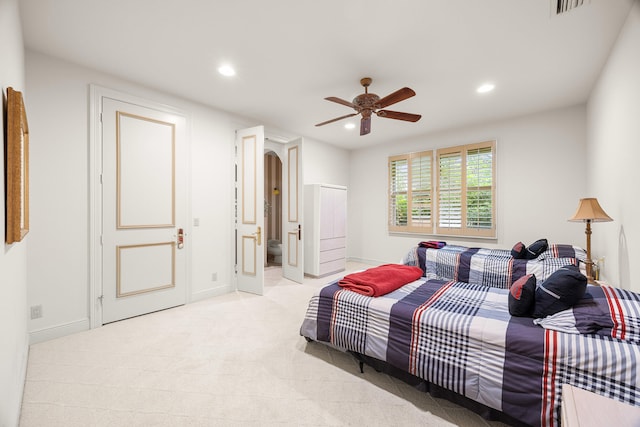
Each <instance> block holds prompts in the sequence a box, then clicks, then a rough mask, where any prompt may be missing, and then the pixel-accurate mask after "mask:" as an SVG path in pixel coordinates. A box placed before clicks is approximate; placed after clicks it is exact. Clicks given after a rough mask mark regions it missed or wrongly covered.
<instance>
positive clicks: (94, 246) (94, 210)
mask: <svg viewBox="0 0 640 427" xmlns="http://www.w3.org/2000/svg"><path fill="white" fill-rule="evenodd" d="M103 98H111V99H116V100H119V101H122V102H128V103H131V104H136V105H140V106H143V107H147V108H152V109H156V110H160V111H164V112H167V113H170V114H175V115H180V116H183V117H184V118H185V120H186V122H187V125H186V129H185V148H184V149H185V156H186V167H187V170H190V169H191V142H190V141H191V140H190V137H191V135H190V125H189V122H190V120H189V117H188V115H187V114H185V113H184V112H183V111H181V110H179V109H176V108H174V107H171V106H168V105H165V104H161V103H158V102H153V101H149V100H147V99H144V98H141V97H137V96H134V95H129V94H127V93H124V92H120V91H117V90H114V89H109V88H106V87H102V86H98V85H94V84H90V85H89V159H88V162H89V206H88V208H89V248H88V249H89V266H88V267H89V268H88V275H89V277H88V281H89V295H88V301H87V303H88V309H89V310H88V314H89V323H90V325H89V326H90V328H91V329H94V328H99V327H101V326H102V324H103V323H102V300H101V296H102V269H103V265H102V208H103V206H102V166H101V165H102V148H101V147H102V120H101V117H100V116H101V111H102V100H103ZM185 187H186V188H185V189H184V192H185V203H186V206H185V209H186V217H187V224H185V226H186V230H187V235H189V234H191V233H190V232H191V227H190V223H189V221H190V218H191V190H190V189H191V175H190V174H189V173H187V175H186V183H185ZM184 250H185V252H186V253H185V262H186V265H187V266H190V265H191V245H185V248H184ZM185 279H186V283H185V294H186V295H185V301H186V303H187V304H188V303H190V302H191V269H190V268H186V278H185Z"/></svg>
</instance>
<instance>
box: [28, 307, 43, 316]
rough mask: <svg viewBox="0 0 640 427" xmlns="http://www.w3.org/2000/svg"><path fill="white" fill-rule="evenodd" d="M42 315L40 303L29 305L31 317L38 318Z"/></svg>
mask: <svg viewBox="0 0 640 427" xmlns="http://www.w3.org/2000/svg"><path fill="white" fill-rule="evenodd" d="M41 317H42V306H41V305H32V306H31V318H32V319H39V318H41Z"/></svg>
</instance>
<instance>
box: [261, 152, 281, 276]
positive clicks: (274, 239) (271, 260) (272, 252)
mask: <svg viewBox="0 0 640 427" xmlns="http://www.w3.org/2000/svg"><path fill="white" fill-rule="evenodd" d="M265 151H266V153H265V155H264V228H265V230H264V232H265V234H264V236H265V241H266V245H264V247H265V251H266V254H265V257H264V259H265V267H276V266H277V267H281V266H282V161H281V160H280V158H279V157H278V155H277V154H276V153H275V152H274V151H267V150H265Z"/></svg>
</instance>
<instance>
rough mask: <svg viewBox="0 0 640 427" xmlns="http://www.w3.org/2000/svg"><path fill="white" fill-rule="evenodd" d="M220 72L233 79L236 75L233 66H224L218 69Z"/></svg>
mask: <svg viewBox="0 0 640 427" xmlns="http://www.w3.org/2000/svg"><path fill="white" fill-rule="evenodd" d="M218 72H219V73H220V74H222V75H223V76H226V77H231V76H235V75H236V70H234V69H233V67H232V66H231V65H222V66H220V67H218Z"/></svg>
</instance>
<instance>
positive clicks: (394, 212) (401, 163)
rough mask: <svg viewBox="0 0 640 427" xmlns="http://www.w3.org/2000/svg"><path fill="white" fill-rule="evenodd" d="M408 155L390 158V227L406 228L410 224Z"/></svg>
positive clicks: (391, 228)
mask: <svg viewBox="0 0 640 427" xmlns="http://www.w3.org/2000/svg"><path fill="white" fill-rule="evenodd" d="M408 163H409V161H408V158H407V157H406V156H396V157H394V158H390V159H389V229H390V230H393V229H396V230H397V229H398V228H400V229H404V227H406V226H407V224H408V219H409V214H408V200H407V192H408V191H407V190H408V188H409V185H408V183H409V167H408Z"/></svg>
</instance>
